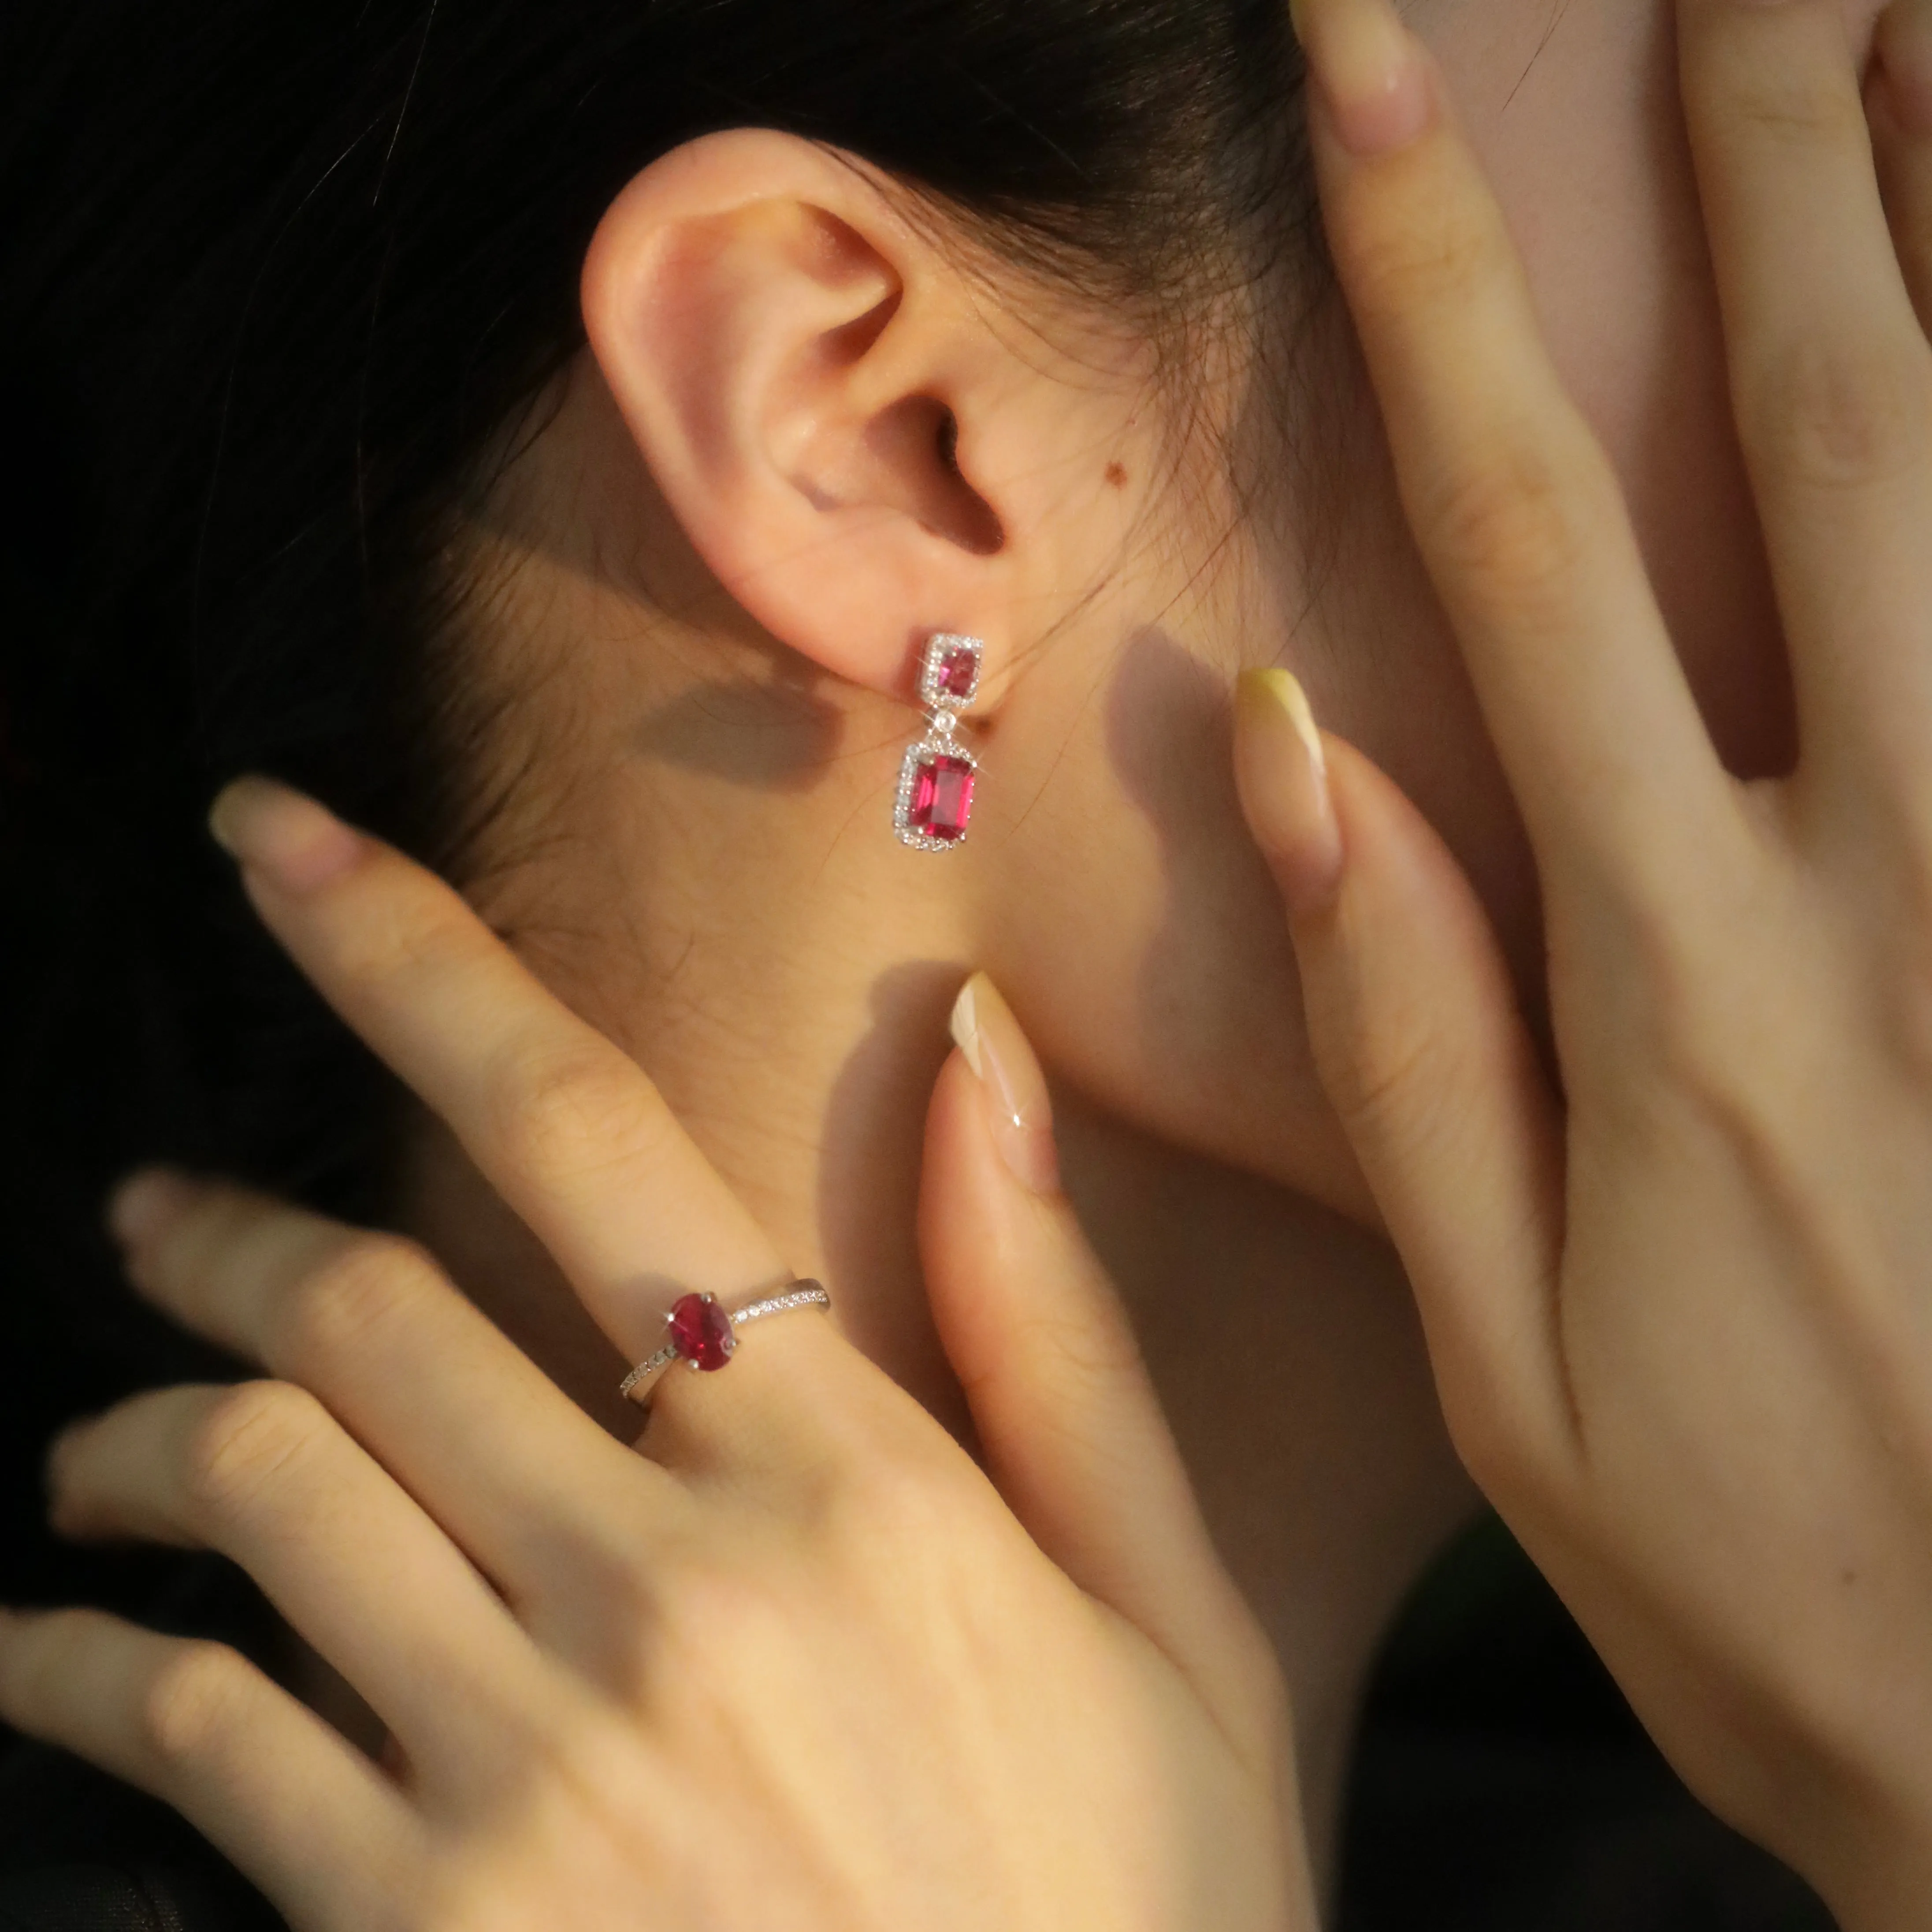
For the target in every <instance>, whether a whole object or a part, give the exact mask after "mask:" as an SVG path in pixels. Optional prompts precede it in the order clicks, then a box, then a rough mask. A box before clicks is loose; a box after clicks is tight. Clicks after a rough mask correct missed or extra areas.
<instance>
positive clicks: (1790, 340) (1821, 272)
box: [1679, 0, 1932, 791]
mask: <svg viewBox="0 0 1932 1932" xmlns="http://www.w3.org/2000/svg"><path fill="white" fill-rule="evenodd" d="M1679 58H1680V62H1681V65H1682V76H1683V89H1684V100H1685V111H1686V113H1687V114H1688V118H1689V121H1690V127H1691V142H1692V146H1693V148H1694V152H1695V156H1696V160H1697V175H1698V181H1699V184H1700V187H1701V189H1702V191H1703V202H1704V214H1705V223H1706V227H1707V228H1708V229H1709V234H1710V238H1711V246H1712V257H1713V260H1714V261H1715V264H1716V268H1717V274H1718V292H1719V295H1720V297H1721V302H1722V305H1723V309H1724V327H1725V332H1726V336H1727V342H1728V345H1729V350H1730V368H1731V384H1732V391H1733V399H1734V406H1735V410H1736V417H1737V422H1738V428H1739V437H1740V439H1741V440H1742V445H1743V448H1744V452H1745V462H1746V464H1747V466H1748V469H1749V471H1750V474H1751V484H1752V487H1753V490H1754V494H1755V496H1756V498H1757V505H1758V511H1759V516H1760V520H1761V522H1762V523H1763V526H1764V532H1765V535H1766V540H1767V542H1768V544H1769V549H1770V553H1771V559H1772V571H1773V574H1774V576H1775V580H1776V582H1777V585H1778V599H1779V604H1780V607H1781V611H1782V613H1783V615H1784V626H1785V631H1786V634H1787V638H1788V640H1789V641H1790V648H1791V653H1792V668H1793V676H1794V678H1795V679H1796V685H1797V689H1798V694H1799V718H1800V728H1801V736H1802V739H1803V742H1804V746H1805V766H1806V769H1807V772H1808V774H1817V775H1820V777H1822V778H1824V779H1825V780H1826V781H1827V782H1828V783H1829V781H1831V780H1832V778H1834V777H1835V775H1839V774H1841V773H1842V774H1850V775H1857V776H1858V778H1859V790H1861V791H1862V790H1864V788H1865V786H1866V784H1867V783H1868V782H1869V780H1868V779H1867V778H1866V777H1865V774H1867V773H1876V774H1877V775H1879V777H1880V778H1881V779H1882V778H1884V777H1885V775H1890V776H1891V777H1892V778H1894V779H1897V778H1903V777H1905V776H1906V775H1908V774H1912V773H1915V772H1918V771H1919V770H1920V769H1921V768H1922V766H1924V763H1925V757H1924V738H1925V730H1926V722H1927V706H1928V705H1932V598H1928V595H1927V593H1928V592H1932V575H1928V573H1927V567H1926V558H1927V551H1926V542H1925V533H1926V532H1927V529H1932V347H1928V346H1927V342H1926V339H1925V336H1924V332H1923V330H1922V329H1921V328H1920V326H1919V324H1918V318H1917V317H1916V316H1915V314H1914V313H1913V311H1912V303H1911V300H1910V298H1909V295H1908V293H1907V292H1906V286H1905V282H1904V278H1903V276H1902V275H1901V274H1900V269H1899V263H1898V258H1897V251H1895V249H1894V247H1893V245H1892V239H1891V233H1890V231H1889V230H1888V228H1887V226H1886V223H1885V212H1884V208H1883V205H1882V202H1881V201H1880V199H1879V190H1878V184H1877V179H1876V172H1875V170H1874V168H1873V157H1872V148H1871V141H1870V133H1869V131H1868V130H1867V124H1866V121H1865V114H1864V104H1863V101H1862V100H1861V95H1860V92H1859V86H1858V71H1857V69H1856V67H1855V63H1854V60H1853V56H1852V49H1851V47H1850V45H1849V41H1848V39H1847V37H1846V28H1845V23H1844V19H1843V8H1842V7H1841V5H1839V4H1838V0H1789V4H1787V5H1782V6H1778V7H1766V6H1762V5H1745V4H1742V0H1682V7H1681V20H1680V32H1679ZM1919 785H1920V787H1921V789H1932V786H1927V783H1926V781H1924V780H1921V781H1919Z"/></svg>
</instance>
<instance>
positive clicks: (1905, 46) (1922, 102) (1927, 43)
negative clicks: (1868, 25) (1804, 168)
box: [1866, 0, 1932, 336]
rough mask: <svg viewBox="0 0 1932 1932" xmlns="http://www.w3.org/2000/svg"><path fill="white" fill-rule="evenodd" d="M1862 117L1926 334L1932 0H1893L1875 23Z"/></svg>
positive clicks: (1931, 300)
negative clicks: (1869, 73)
mask: <svg viewBox="0 0 1932 1932" xmlns="http://www.w3.org/2000/svg"><path fill="white" fill-rule="evenodd" d="M1866 117H1867V120H1868V121H1870V125H1871V130H1872V139H1873V147H1874V148H1875V150H1876V157H1877V160H1878V172H1879V190H1880V192H1881V193H1882V195H1883V196H1884V199H1885V214H1886V217H1887V219H1888V222H1889V223H1890V226H1891V242H1892V246H1893V248H1895V249H1896V250H1897V254H1898V265H1899V268H1900V272H1902V273H1903V275H1904V278H1905V286H1906V293H1908V294H1909V296H1911V298H1912V307H1913V308H1914V309H1915V311H1917V314H1918V326H1919V327H1920V329H1921V330H1922V331H1923V332H1924V333H1925V334H1926V335H1928V336H1932V0H1897V4H1896V5H1894V6H1892V7H1890V8H1889V9H1888V10H1887V11H1886V13H1885V16H1884V17H1883V18H1882V20H1880V21H1879V24H1878V37H1877V43H1876V55H1875V57H1874V58H1873V64H1872V74H1871V80H1870V86H1868V88H1867V92H1866Z"/></svg>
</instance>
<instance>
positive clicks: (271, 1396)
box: [184, 1382, 333, 1519]
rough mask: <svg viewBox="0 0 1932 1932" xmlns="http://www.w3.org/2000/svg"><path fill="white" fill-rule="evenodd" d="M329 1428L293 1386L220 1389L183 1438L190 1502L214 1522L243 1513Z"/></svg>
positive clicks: (257, 1384) (305, 1394)
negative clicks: (187, 1437)
mask: <svg viewBox="0 0 1932 1932" xmlns="http://www.w3.org/2000/svg"><path fill="white" fill-rule="evenodd" d="M331 1427H333V1424H332V1423H331V1421H330V1419H329V1413H328V1412H327V1411H326V1409H323V1406H322V1405H321V1403H319V1402H317V1400H316V1399H315V1398H314V1397H313V1396H311V1395H310V1394H308V1392H307V1391H305V1390H303V1389H299V1388H296V1387H295V1386H294V1385H293V1384H292V1383H289V1382H242V1383H239V1384H237V1385H236V1387H234V1388H230V1389H224V1390H223V1391H222V1392H221V1394H220V1395H219V1396H218V1397H216V1398H215V1399H214V1401H212V1402H211V1403H210V1404H209V1405H208V1409H207V1411H206V1412H205V1414H204V1415H202V1417H201V1418H199V1421H197V1422H196V1425H195V1427H194V1429H193V1431H192V1433H190V1436H189V1439H188V1442H187V1451H186V1463H187V1468H186V1470H185V1472H184V1475H185V1481H186V1485H187V1493H188V1495H189V1497H190V1500H191V1501H192V1502H193V1503H194V1504H195V1505H196V1506H197V1507H198V1508H199V1509H201V1510H202V1511H205V1512H206V1513H208V1514H210V1515H211V1516H213V1517H216V1518H217V1519H226V1518H232V1517H235V1516H236V1515H239V1514H242V1513H244V1512H245V1511H248V1509H249V1508H251V1506H252V1505H254V1502H256V1500H257V1499H258V1498H259V1497H260V1496H261V1495H262V1494H263V1492H264V1491H265V1490H266V1489H267V1488H268V1487H269V1485H271V1484H273V1483H274V1482H275V1480H276V1478H277V1477H278V1475H281V1473H282V1472H284V1471H285V1470H287V1468H288V1467H289V1466H290V1464H291V1463H293V1461H294V1460H296V1458H297V1457H300V1456H302V1455H304V1454H308V1452H309V1451H311V1450H312V1449H313V1448H314V1447H315V1446H316V1445H317V1443H318V1442H320V1440H321V1439H322V1438H323V1436H324V1434H325V1433H326V1431H327V1430H329V1429H330V1428H331Z"/></svg>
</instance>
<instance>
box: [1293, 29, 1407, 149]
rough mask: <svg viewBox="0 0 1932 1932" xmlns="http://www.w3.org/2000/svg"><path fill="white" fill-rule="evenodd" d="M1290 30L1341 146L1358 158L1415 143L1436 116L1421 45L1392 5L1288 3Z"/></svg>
mask: <svg viewBox="0 0 1932 1932" xmlns="http://www.w3.org/2000/svg"><path fill="white" fill-rule="evenodd" d="M1290 10H1291V11H1292V13H1293V16H1294V19H1295V31H1296V33H1297V34H1299V35H1300V37H1301V44H1302V46H1303V47H1304V49H1305V50H1306V51H1307V55H1308V65H1309V68H1310V72H1311V73H1312V74H1313V77H1314V79H1315V81H1316V84H1317V86H1319V88H1320V89H1321V92H1322V100H1323V101H1324V102H1325V104H1326V106H1327V107H1328V112H1329V115H1330V116H1331V118H1332V119H1333V121H1334V125H1335V131H1336V133H1337V134H1338V135H1339V136H1340V138H1341V141H1342V145H1343V146H1344V147H1345V148H1347V149H1348V150H1349V152H1350V153H1351V154H1355V155H1357V156H1358V157H1361V159H1363V160H1372V159H1373V158H1374V157H1376V155H1378V154H1391V153H1393V152H1394V151H1395V150H1396V149H1397V148H1406V147H1407V146H1408V145H1409V143H1410V142H1412V141H1413V140H1415V139H1418V137H1419V136H1421V134H1422V133H1424V131H1425V130H1427V127H1428V126H1429V124H1430V121H1432V120H1433V118H1435V113H1436V90H1435V84H1434V80H1433V77H1432V75H1431V74H1430V67H1429V63H1428V61H1427V58H1426V57H1425V56H1424V53H1423V50H1422V46H1421V42H1420V41H1418V40H1417V39H1416V37H1415V35H1414V34H1412V33H1411V32H1410V31H1409V29H1408V28H1406V26H1403V20H1402V16H1401V15H1400V13H1397V11H1396V10H1395V7H1394V5H1391V0H1292V6H1291V9H1290Z"/></svg>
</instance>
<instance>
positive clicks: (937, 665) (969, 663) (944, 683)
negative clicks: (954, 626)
mask: <svg viewBox="0 0 1932 1932" xmlns="http://www.w3.org/2000/svg"><path fill="white" fill-rule="evenodd" d="M985 657H986V646H985V645H984V644H983V643H981V642H980V640H979V639H978V638H977V637H960V636H958V635H956V634H955V633H953V631H935V633H934V634H932V636H931V637H929V638H927V639H926V649H925V652H924V653H923V655H922V656H921V658H920V659H919V702H920V703H922V704H923V705H924V706H926V735H925V736H923V737H922V738H921V739H919V741H918V742H916V743H915V744H912V745H907V747H906V754H905V760H904V763H902V764H901V766H899V790H898V799H897V801H896V802H895V804H894V805H893V807H892V826H893V829H895V831H897V832H898V835H899V837H900V838H901V839H902V840H903V841H904V842H905V843H906V844H908V845H910V846H911V847H913V849H914V850H916V851H920V852H947V851H950V850H952V848H953V847H954V846H956V845H957V844H959V843H960V842H961V841H962V840H963V839H964V838H965V836H966V827H967V824H968V821H969V820H971V818H972V816H973V787H974V784H977V782H978V779H979V775H980V761H979V760H978V759H977V758H976V757H974V755H973V754H972V753H971V751H969V750H968V748H967V747H966V745H965V742H964V740H963V739H962V738H961V737H960V736H959V715H960V713H961V712H963V711H964V710H965V709H967V707H968V706H969V705H971V703H972V702H973V700H974V698H976V697H978V696H979V694H980V664H981V663H982V661H983V660H984V658H985Z"/></svg>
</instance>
